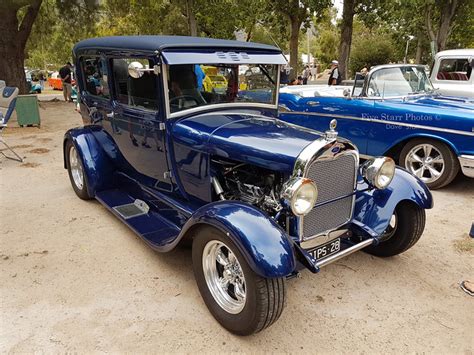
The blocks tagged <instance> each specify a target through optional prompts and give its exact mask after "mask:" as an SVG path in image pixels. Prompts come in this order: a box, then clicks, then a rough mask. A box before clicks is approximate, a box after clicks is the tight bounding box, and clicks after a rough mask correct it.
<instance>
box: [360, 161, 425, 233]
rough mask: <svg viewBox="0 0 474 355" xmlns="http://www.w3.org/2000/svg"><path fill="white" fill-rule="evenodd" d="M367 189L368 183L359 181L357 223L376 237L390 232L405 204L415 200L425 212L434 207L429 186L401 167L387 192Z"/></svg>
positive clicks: (397, 169)
mask: <svg viewBox="0 0 474 355" xmlns="http://www.w3.org/2000/svg"><path fill="white" fill-rule="evenodd" d="M367 188H368V185H367V184H366V183H365V182H363V181H359V184H358V190H359V192H357V194H356V201H355V206H354V219H353V222H354V223H355V224H356V225H358V226H359V227H360V228H362V229H363V230H364V231H365V232H366V233H368V234H369V235H370V236H372V237H377V236H380V235H381V234H382V233H383V232H384V231H385V229H387V227H388V224H389V223H390V218H391V217H392V215H393V211H394V210H395V208H396V207H397V205H398V204H399V203H400V202H402V201H412V202H413V203H416V204H417V205H418V206H419V207H421V208H424V209H430V208H432V207H433V197H432V195H431V192H430V190H429V189H428V187H427V186H426V185H425V184H424V183H423V182H422V181H421V180H420V179H418V178H416V177H415V176H413V175H411V174H410V173H409V172H408V171H406V170H404V169H402V168H399V167H397V168H396V170H395V176H394V177H393V180H392V182H391V183H390V185H389V186H388V187H387V188H386V189H383V190H378V189H370V190H366V189H367Z"/></svg>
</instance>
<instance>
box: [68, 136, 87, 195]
mask: <svg viewBox="0 0 474 355" xmlns="http://www.w3.org/2000/svg"><path fill="white" fill-rule="evenodd" d="M66 166H67V171H68V173H69V179H70V180H71V185H72V188H73V189H74V192H75V193H76V195H77V196H78V197H79V198H81V199H83V200H90V199H91V198H92V197H91V196H89V192H88V186H87V179H86V177H85V175H84V166H83V165H82V159H81V157H80V155H79V152H78V151H77V149H76V147H75V146H74V143H73V142H72V141H71V140H68V141H67V142H66Z"/></svg>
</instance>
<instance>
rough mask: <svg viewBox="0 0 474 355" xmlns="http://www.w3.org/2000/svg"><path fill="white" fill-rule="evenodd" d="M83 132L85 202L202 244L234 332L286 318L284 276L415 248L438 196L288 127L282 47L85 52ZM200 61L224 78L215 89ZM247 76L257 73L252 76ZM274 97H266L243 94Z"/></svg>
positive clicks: (383, 164) (341, 144) (199, 258)
mask: <svg viewBox="0 0 474 355" xmlns="http://www.w3.org/2000/svg"><path fill="white" fill-rule="evenodd" d="M74 57H75V59H74V60H75V64H76V66H77V81H78V85H79V89H80V97H81V102H80V107H81V114H82V117H83V121H84V126H83V127H79V128H75V129H71V130H69V131H68V132H67V133H66V135H65V139H64V164H65V168H67V169H68V172H69V178H70V180H71V183H72V187H73V189H74V191H75V193H76V194H77V195H78V196H79V197H80V198H82V199H91V198H95V199H97V200H98V201H100V202H101V203H102V204H103V205H104V206H105V207H107V208H108V209H109V210H110V211H111V212H112V213H113V214H114V215H116V216H117V217H118V218H119V219H120V220H121V221H122V222H124V223H125V224H126V225H127V226H129V227H130V228H131V229H132V230H133V231H134V232H135V233H137V234H138V235H139V236H140V237H141V238H142V239H143V240H144V241H145V242H146V243H148V244H149V245H150V247H152V248H153V249H155V250H157V251H160V252H167V251H170V250H172V249H173V248H175V247H176V246H177V245H178V244H180V243H181V242H185V241H188V242H192V260H193V269H194V272H195V277H196V281H197V285H198V288H199V291H200V292H201V294H202V297H203V299H204V302H205V303H206V305H207V307H208V308H209V310H210V312H211V313H212V314H213V315H214V317H215V318H216V319H217V320H218V321H219V322H220V324H222V325H223V326H224V327H225V328H227V329H228V330H230V331H232V332H234V333H236V334H243V335H244V334H251V333H254V332H258V331H260V330H262V329H264V328H266V327H268V326H269V325H271V324H272V323H273V322H275V321H276V320H277V319H278V318H279V316H280V314H281V312H282V310H283V307H284V305H285V280H286V278H288V277H291V276H295V275H297V273H298V271H299V270H301V269H303V268H306V269H309V270H310V271H312V272H314V273H315V272H318V271H319V270H320V268H321V267H322V266H324V265H327V264H329V263H331V262H333V261H335V260H338V259H340V258H342V257H345V256H347V255H349V254H351V253H353V252H355V251H357V250H360V249H363V248H364V250H365V251H367V252H368V253H371V254H374V255H378V256H392V255H396V254H399V253H402V252H404V251H406V250H407V249H409V248H411V247H412V246H413V245H414V244H415V243H416V242H417V240H418V239H419V238H420V236H421V234H422V233H423V230H424V225H425V209H427V208H431V207H432V203H433V202H432V197H431V194H430V192H429V190H428V188H427V187H426V186H425V184H424V183H423V182H422V181H421V180H419V179H418V178H416V177H414V176H413V175H411V174H409V173H408V172H406V171H404V170H401V169H399V168H396V167H395V164H394V162H393V160H392V159H390V158H387V157H378V158H373V159H370V160H368V161H366V162H365V163H364V164H363V165H359V152H358V150H357V148H356V146H355V145H354V144H352V143H351V142H350V141H348V140H346V139H342V138H339V137H338V135H337V132H336V131H335V124H336V123H335V122H334V121H333V122H332V123H331V127H329V126H328V128H327V130H326V132H325V133H322V134H319V133H317V132H316V131H312V130H308V129H304V128H301V127H297V126H295V125H292V124H288V123H285V122H283V121H280V120H278V119H277V118H276V117H277V113H278V112H277V110H278V105H277V102H278V89H279V73H280V70H279V66H280V65H281V64H285V63H286V61H285V58H284V57H283V55H282V54H281V52H280V51H279V50H278V49H277V48H275V47H272V46H267V45H260V44H254V43H246V42H236V41H223V40H213V39H205V38H192V37H161V36H140V37H108V38H97V39H90V40H85V41H82V42H80V43H78V44H77V45H76V46H75V47H74ZM201 65H205V66H207V67H215V68H214V69H215V70H214V71H215V72H217V73H219V75H223V76H225V77H226V80H227V88H226V90H222V91H219V92H216V91H211V92H209V91H205V90H204V89H203V87H202V80H198V75H197V74H198V73H201V71H202V68H199V67H200V66H201ZM245 73H249V74H250V73H251V75H246V74H245ZM242 87H245V88H246V90H247V91H248V92H250V91H255V92H258V91H262V90H263V91H265V90H266V91H269V92H271V95H269V96H268V97H265V98H260V99H255V98H252V96H251V95H242V93H241V92H240V90H239V89H240V88H242Z"/></svg>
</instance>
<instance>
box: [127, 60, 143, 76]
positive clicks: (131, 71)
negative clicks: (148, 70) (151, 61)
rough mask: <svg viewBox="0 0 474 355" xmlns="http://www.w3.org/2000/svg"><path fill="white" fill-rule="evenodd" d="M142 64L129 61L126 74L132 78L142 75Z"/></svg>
mask: <svg viewBox="0 0 474 355" xmlns="http://www.w3.org/2000/svg"><path fill="white" fill-rule="evenodd" d="M143 73H144V70H143V64H142V63H140V62H131V63H130V64H129V65H128V75H130V76H131V77H132V78H134V79H138V78H141V77H142V76H143Z"/></svg>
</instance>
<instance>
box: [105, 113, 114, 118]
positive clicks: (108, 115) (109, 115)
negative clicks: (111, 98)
mask: <svg viewBox="0 0 474 355" xmlns="http://www.w3.org/2000/svg"><path fill="white" fill-rule="evenodd" d="M106 116H107V118H114V117H115V113H114V112H110V113H108V114H107V115H106Z"/></svg>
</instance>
